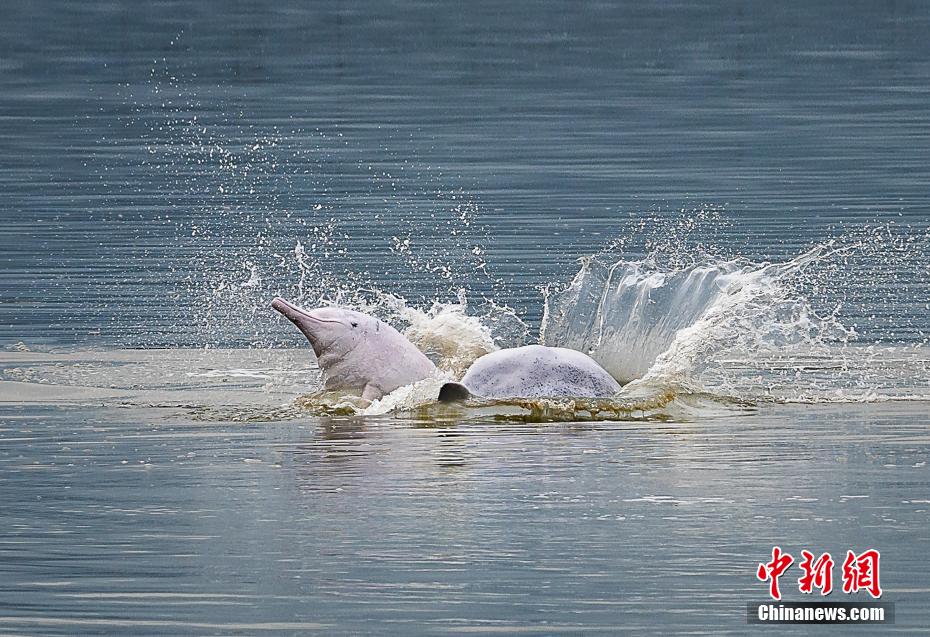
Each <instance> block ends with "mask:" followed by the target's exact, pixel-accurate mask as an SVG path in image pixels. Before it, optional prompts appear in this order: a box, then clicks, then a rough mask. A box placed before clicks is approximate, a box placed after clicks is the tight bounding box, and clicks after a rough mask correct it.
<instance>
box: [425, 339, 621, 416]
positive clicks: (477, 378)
mask: <svg viewBox="0 0 930 637" xmlns="http://www.w3.org/2000/svg"><path fill="white" fill-rule="evenodd" d="M619 391H620V383H618V382H617V381H616V380H615V379H614V378H613V376H611V375H610V374H608V373H607V372H606V371H605V370H604V368H603V367H601V366H600V365H598V364H597V363H596V362H595V361H594V359H593V358H591V357H590V356H587V355H585V354H582V353H581V352H578V351H576V350H573V349H566V348H564V347H546V346H543V345H527V346H525V347H514V348H511V349H502V350H498V351H496V352H491V353H490V354H485V355H484V356H482V357H481V358H479V359H478V360H476V361H475V362H474V363H472V365H471V367H469V368H468V371H467V372H465V376H463V377H462V382H461V383H446V384H445V385H443V386H442V389H440V390H439V400H440V401H441V402H451V401H454V400H463V399H465V398H468V397H469V396H471V395H475V396H478V397H481V398H553V397H566V398H606V397H608V396H613V395H614V394H616V393H617V392H619Z"/></svg>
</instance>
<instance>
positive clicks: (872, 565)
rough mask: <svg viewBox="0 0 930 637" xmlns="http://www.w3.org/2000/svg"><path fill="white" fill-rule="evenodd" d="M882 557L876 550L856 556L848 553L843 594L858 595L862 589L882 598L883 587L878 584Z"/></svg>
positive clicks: (844, 565)
mask: <svg viewBox="0 0 930 637" xmlns="http://www.w3.org/2000/svg"><path fill="white" fill-rule="evenodd" d="M880 558H881V555H880V554H879V553H878V551H876V550H875V549H869V550H868V551H865V552H864V553H861V554H859V555H856V554H855V553H853V552H852V551H846V560H845V561H843V592H844V593H856V592H858V591H860V590H862V589H865V590H867V591H868V592H869V595H871V596H872V597H874V598H876V599H878V598H879V597H881V596H882V587H881V585H880V584H879V583H878V560H879V559H880Z"/></svg>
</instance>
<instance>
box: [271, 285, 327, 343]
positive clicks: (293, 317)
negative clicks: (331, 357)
mask: <svg viewBox="0 0 930 637" xmlns="http://www.w3.org/2000/svg"><path fill="white" fill-rule="evenodd" d="M271 307H273V308H274V309H276V310H277V311H278V312H280V313H281V314H283V315H284V318H286V319H287V320H289V321H290V322H291V323H293V324H294V325H296V326H297V329H299V330H300V331H301V332H303V334H304V336H306V337H307V340H308V341H310V344H311V345H312V346H313V351H314V352H315V353H316V354H317V356H319V352H317V351H316V350H317V337H316V334H314V330H313V328H314V325H315V324H318V321H317V320H316V319H314V318H313V316H311V315H310V313H308V312H305V311H304V310H302V309H300V308H299V307H297V306H296V305H294V304H293V303H291V302H290V301H287V300H285V299H282V298H281V297H280V296H279V297H277V298H275V300H273V301H272V302H271Z"/></svg>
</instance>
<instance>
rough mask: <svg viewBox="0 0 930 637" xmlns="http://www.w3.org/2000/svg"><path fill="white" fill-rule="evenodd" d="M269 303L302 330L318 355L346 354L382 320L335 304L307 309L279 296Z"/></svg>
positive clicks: (378, 325) (376, 330) (375, 328)
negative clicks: (334, 305)
mask: <svg viewBox="0 0 930 637" xmlns="http://www.w3.org/2000/svg"><path fill="white" fill-rule="evenodd" d="M271 307H273V308H274V309H276V310H277V311H278V312H280V313H281V314H283V315H284V316H285V317H286V318H287V319H288V320H289V321H291V323H293V324H294V325H296V326H297V329H299V330H300V331H301V332H303V334H304V336H306V337H307V340H308V341H310V345H312V346H313V353H314V354H316V356H317V358H318V359H319V358H322V357H324V356H325V355H327V354H330V355H333V356H345V355H346V354H347V353H348V352H351V351H352V350H354V349H355V348H356V347H358V345H359V344H360V343H361V342H362V341H363V340H364V339H365V338H366V336H368V335H369V334H371V333H373V332H378V331H379V330H380V327H381V321H379V320H378V319H376V318H375V317H373V316H369V315H368V314H363V313H361V312H355V311H353V310H346V309H342V308H338V307H319V308H316V309H315V310H310V311H307V310H303V309H301V308H299V307H297V306H296V305H294V304H293V303H290V302H289V301H286V300H285V299H282V298H280V297H278V298H276V299H275V300H274V301H272V302H271Z"/></svg>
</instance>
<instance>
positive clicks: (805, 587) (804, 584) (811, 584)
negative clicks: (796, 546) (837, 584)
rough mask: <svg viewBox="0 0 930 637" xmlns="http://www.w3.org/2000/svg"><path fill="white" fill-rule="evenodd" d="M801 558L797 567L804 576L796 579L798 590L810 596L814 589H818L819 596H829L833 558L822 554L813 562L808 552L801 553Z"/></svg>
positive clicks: (831, 587) (831, 584) (831, 588)
mask: <svg viewBox="0 0 930 637" xmlns="http://www.w3.org/2000/svg"><path fill="white" fill-rule="evenodd" d="M801 557H803V558H804V559H803V560H801V563H800V564H799V565H798V566H800V567H801V570H802V571H804V575H802V576H801V577H799V578H798V590H800V591H801V592H802V593H808V594H810V593H813V592H814V588H819V589H820V594H821V595H829V594H830V591H832V590H833V558H832V557H830V554H829V553H824V554H823V555H821V556H820V557H818V558H817V561H816V562H815V561H814V554H813V553H811V552H810V551H801Z"/></svg>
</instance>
